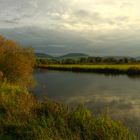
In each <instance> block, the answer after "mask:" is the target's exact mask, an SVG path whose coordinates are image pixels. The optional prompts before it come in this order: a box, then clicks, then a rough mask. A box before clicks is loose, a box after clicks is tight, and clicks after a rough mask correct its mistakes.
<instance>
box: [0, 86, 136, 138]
mask: <svg viewBox="0 0 140 140" xmlns="http://www.w3.org/2000/svg"><path fill="white" fill-rule="evenodd" d="M6 89H7V90H6ZM0 139H1V140H16V139H17V140H18V139H20V140H32V139H34V140H56V139H57V140H116V139H117V140H128V139H129V140H136V139H138V138H137V137H136V136H135V135H134V134H133V133H132V132H130V130H129V129H128V128H126V127H125V126H123V124H122V123H120V122H118V121H114V120H112V119H111V118H110V117H109V116H108V115H107V114H103V115H101V116H99V117H95V116H94V115H93V114H92V112H91V111H90V110H88V109H86V108H85V107H83V106H82V105H79V106H78V107H76V108H68V107H67V106H64V105H62V104H59V103H57V102H52V101H50V100H49V99H45V100H44V101H42V102H39V101H37V100H36V99H35V98H34V97H33V96H32V95H31V94H29V93H27V92H26V89H24V90H23V89H21V90H20V87H19V86H17V85H11V84H7V83H4V84H3V85H2V86H1V87H0Z"/></svg>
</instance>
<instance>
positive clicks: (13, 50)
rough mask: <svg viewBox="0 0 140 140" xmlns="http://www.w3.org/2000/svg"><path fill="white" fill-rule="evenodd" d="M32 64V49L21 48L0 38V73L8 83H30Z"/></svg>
mask: <svg viewBox="0 0 140 140" xmlns="http://www.w3.org/2000/svg"><path fill="white" fill-rule="evenodd" d="M34 64H35V55H34V52H33V49H32V48H23V47H22V46H21V45H20V44H19V43H17V42H15V41H13V40H9V39H6V38H4V37H3V36H0V71H1V72H2V73H3V77H4V78H5V79H7V81H8V82H12V83H13V82H15V83H17V82H18V83H20V84H26V85H27V84H29V83H31V81H32V72H33V67H34Z"/></svg>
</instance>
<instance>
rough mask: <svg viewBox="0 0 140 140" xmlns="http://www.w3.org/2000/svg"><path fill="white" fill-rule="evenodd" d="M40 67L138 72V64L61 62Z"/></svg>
mask: <svg viewBox="0 0 140 140" xmlns="http://www.w3.org/2000/svg"><path fill="white" fill-rule="evenodd" d="M38 67H40V68H48V69H54V70H55V69H56V70H69V71H79V72H80V71H81V72H97V73H110V74H111V73H112V74H130V75H133V74H140V64H122V65H117V64H114V65H108V64H101V65H96V64H95V65H85V64H84V65H82V64H80V65H78V64H73V65H71V64H70V65H61V64H52V65H51V64H50V65H38Z"/></svg>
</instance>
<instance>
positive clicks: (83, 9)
mask: <svg viewBox="0 0 140 140" xmlns="http://www.w3.org/2000/svg"><path fill="white" fill-rule="evenodd" d="M139 5H140V1H139V0H133V1H132V0H0V34H2V35H4V36H5V37H7V38H10V39H15V40H16V41H18V42H20V43H21V44H23V45H24V46H27V45H30V46H32V47H33V48H35V50H36V51H38V52H45V53H49V54H52V55H62V54H65V53H71V52H80V53H87V54H90V55H96V56H107V55H108V56H114V55H115V56H140V8H139Z"/></svg>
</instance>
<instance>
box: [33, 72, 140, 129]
mask: <svg viewBox="0 0 140 140" xmlns="http://www.w3.org/2000/svg"><path fill="white" fill-rule="evenodd" d="M35 77H36V80H37V81H38V85H37V86H36V88H35V91H34V92H35V95H36V96H37V97H38V98H39V99H42V98H43V96H47V97H49V98H52V99H54V100H58V101H61V102H63V103H67V104H71V105H74V104H78V103H83V104H85V105H86V106H87V107H89V108H90V109H92V110H93V111H94V113H95V114H99V113H101V112H103V111H104V110H106V108H109V113H110V114H111V116H112V117H113V118H115V119H119V120H122V121H123V122H124V123H125V124H127V125H128V126H130V127H131V128H136V127H137V128H139V132H140V79H139V78H138V77H128V76H126V75H118V76H112V75H109V76H107V75H99V74H91V73H72V72H59V71H46V70H37V71H36V72H35Z"/></svg>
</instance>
